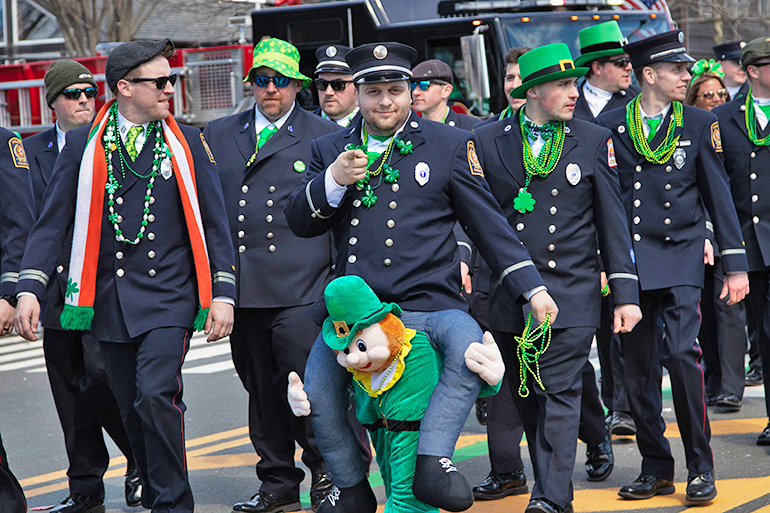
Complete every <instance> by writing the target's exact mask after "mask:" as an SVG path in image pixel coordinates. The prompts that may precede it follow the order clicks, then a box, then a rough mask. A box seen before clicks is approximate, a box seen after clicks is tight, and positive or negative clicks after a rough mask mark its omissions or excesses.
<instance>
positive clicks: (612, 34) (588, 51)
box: [575, 20, 628, 66]
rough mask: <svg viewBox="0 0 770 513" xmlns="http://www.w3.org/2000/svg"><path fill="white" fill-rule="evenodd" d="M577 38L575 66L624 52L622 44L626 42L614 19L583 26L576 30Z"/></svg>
mask: <svg viewBox="0 0 770 513" xmlns="http://www.w3.org/2000/svg"><path fill="white" fill-rule="evenodd" d="M578 39H579V40H580V56H579V57H578V58H577V59H575V66H583V65H584V64H588V63H589V62H591V61H594V60H596V59H601V58H602V57H610V56H612V55H622V54H624V53H626V52H625V50H623V45H624V44H626V43H627V42H628V40H627V39H626V38H625V37H623V32H621V31H620V25H618V22H617V21H615V20H612V21H606V22H604V23H599V24H597V25H594V26H593V27H587V28H584V29H583V30H581V31H580V32H578Z"/></svg>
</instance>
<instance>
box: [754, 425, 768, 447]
mask: <svg viewBox="0 0 770 513" xmlns="http://www.w3.org/2000/svg"><path fill="white" fill-rule="evenodd" d="M757 445H770V422H768V423H767V427H765V429H764V431H762V432H761V433H760V434H759V436H758V437H757Z"/></svg>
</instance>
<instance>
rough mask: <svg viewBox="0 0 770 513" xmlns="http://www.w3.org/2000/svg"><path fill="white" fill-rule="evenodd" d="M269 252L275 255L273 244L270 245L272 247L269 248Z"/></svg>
mask: <svg viewBox="0 0 770 513" xmlns="http://www.w3.org/2000/svg"><path fill="white" fill-rule="evenodd" d="M267 250H268V251H269V252H270V253H275V246H273V245H272V244H270V245H269V246H268V247H267Z"/></svg>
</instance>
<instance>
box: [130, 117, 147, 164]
mask: <svg viewBox="0 0 770 513" xmlns="http://www.w3.org/2000/svg"><path fill="white" fill-rule="evenodd" d="M142 132H144V127H143V126H141V125H134V126H132V127H131V128H129V129H128V134H127V135H126V151H127V152H128V156H129V157H131V160H136V157H138V156H139V151H138V150H137V149H136V138H137V137H139V136H140V135H141V134H142Z"/></svg>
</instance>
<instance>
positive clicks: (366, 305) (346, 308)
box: [322, 275, 402, 351]
mask: <svg viewBox="0 0 770 513" xmlns="http://www.w3.org/2000/svg"><path fill="white" fill-rule="evenodd" d="M324 299H325V300H326V309H327V310H328V312H329V317H327V318H326V319H325V320H324V323H323V330H322V333H323V337H324V342H326V345H327V346H329V347H331V348H332V349H334V350H335V351H342V350H344V349H345V348H347V347H348V346H349V345H350V343H351V341H352V340H353V337H354V336H355V334H356V333H358V332H359V331H361V330H363V329H365V328H368V327H369V326H371V325H372V324H375V323H377V322H380V321H381V320H382V319H383V317H385V316H386V315H388V314H389V313H392V314H394V315H401V312H402V310H401V307H400V306H398V305H397V304H396V303H383V302H382V301H380V298H378V297H377V294H375V293H374V291H373V290H372V289H371V287H369V285H367V283H366V282H365V281H364V280H363V278H361V277H360V276H354V275H350V276H341V277H339V278H336V279H334V280H332V281H331V283H329V285H327V286H326V289H325V290H324Z"/></svg>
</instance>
